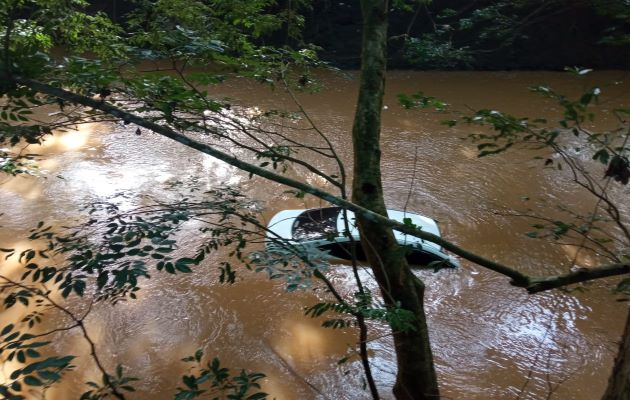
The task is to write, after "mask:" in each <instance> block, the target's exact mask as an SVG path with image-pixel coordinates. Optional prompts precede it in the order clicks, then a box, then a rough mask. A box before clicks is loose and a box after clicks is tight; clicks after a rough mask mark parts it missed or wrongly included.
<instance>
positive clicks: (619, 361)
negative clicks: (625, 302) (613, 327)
mask: <svg viewBox="0 0 630 400" xmlns="http://www.w3.org/2000/svg"><path fill="white" fill-rule="evenodd" d="M602 400H630V313H628V317H627V319H626V329H625V330H624V332H623V337H622V339H621V344H620V345H619V353H618V354H617V358H616V359H615V367H614V369H613V373H612V375H611V376H610V379H609V380H608V388H607V389H606V393H605V394H604V397H603V398H602Z"/></svg>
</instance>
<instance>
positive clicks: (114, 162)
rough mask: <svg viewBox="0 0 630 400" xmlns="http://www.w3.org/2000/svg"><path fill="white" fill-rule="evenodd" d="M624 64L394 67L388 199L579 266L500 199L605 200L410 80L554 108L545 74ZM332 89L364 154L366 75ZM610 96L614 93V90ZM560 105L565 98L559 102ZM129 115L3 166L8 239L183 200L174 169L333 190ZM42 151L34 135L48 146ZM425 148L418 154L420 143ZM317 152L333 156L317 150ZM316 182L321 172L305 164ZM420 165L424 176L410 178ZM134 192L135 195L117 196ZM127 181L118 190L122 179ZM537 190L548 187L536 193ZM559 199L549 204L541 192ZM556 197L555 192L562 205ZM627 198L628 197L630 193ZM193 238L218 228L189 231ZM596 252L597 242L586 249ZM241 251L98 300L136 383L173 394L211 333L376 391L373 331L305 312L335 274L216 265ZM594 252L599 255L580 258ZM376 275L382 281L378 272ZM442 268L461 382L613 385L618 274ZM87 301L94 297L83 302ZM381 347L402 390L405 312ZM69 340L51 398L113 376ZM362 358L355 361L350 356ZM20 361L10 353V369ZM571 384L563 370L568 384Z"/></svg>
mask: <svg viewBox="0 0 630 400" xmlns="http://www.w3.org/2000/svg"><path fill="white" fill-rule="evenodd" d="M620 75H621V73H616V72H611V73H600V74H595V75H593V76H592V77H588V78H587V79H589V80H590V81H585V82H584V83H579V84H576V83H575V81H573V80H572V79H571V78H570V77H568V76H566V75H565V74H557V73H472V72H471V73H468V72H466V73H439V72H438V73H410V72H394V73H392V74H391V77H390V79H389V81H388V94H387V96H386V100H385V104H387V105H388V107H387V109H386V110H385V111H384V116H383V120H384V129H383V166H384V174H383V176H384V188H385V193H386V197H387V202H388V206H389V207H391V208H403V207H405V206H406V207H407V209H409V210H411V211H414V212H418V213H421V214H425V215H429V216H432V217H434V218H436V219H438V220H439V221H440V223H441V229H442V232H443V234H444V235H445V236H446V237H448V238H449V239H451V240H454V241H455V242H456V243H458V244H460V245H462V246H463V247H465V248H468V249H471V250H474V251H476V252H479V253H481V254H483V255H485V256H488V257H492V258H495V259H497V260H498V261H502V262H506V263H509V264H512V265H518V266H520V267H521V268H522V269H523V270H526V271H527V272H531V273H538V274H546V273H552V272H555V271H557V270H558V268H557V267H558V266H561V267H568V266H569V265H570V264H571V262H572V260H573V259H574V258H575V251H574V249H573V248H572V247H570V246H562V247H561V246H556V245H551V244H548V243H544V242H540V241H534V240H531V239H529V238H527V237H526V236H525V235H524V233H525V232H528V231H529V230H530V229H531V226H530V225H531V222H530V221H526V220H523V219H519V218H514V217H510V216H508V215H505V214H504V213H497V211H504V210H511V209H523V208H526V207H530V203H534V202H535V204H536V205H538V204H540V203H539V202H538V199H541V198H542V199H546V201H547V202H549V204H553V202H554V201H558V200H562V201H565V202H567V204H568V205H570V206H575V207H578V208H584V209H589V208H590V207H592V202H591V201H590V200H588V199H585V198H583V197H580V196H578V195H576V193H575V192H574V189H573V188H572V187H571V185H570V184H568V183H567V182H565V180H563V179H558V175H557V174H555V173H551V172H549V171H546V170H542V169H541V168H540V166H539V164H537V163H535V162H532V161H531V154H518V153H512V154H510V155H509V156H498V157H493V158H487V159H477V157H476V149H475V146H474V145H473V144H471V143H469V142H467V141H464V140H461V138H462V137H465V136H467V134H469V133H470V129H472V128H468V127H463V126H459V127H455V128H452V129H448V128H446V127H445V126H444V125H441V124H440V120H442V119H444V116H443V115H439V114H435V113H431V112H423V113H418V112H413V111H408V110H403V109H401V108H399V107H397V106H396V100H395V94H396V93H400V92H407V93H409V92H414V91H418V90H422V91H423V92H424V93H426V94H428V95H431V96H435V97H438V98H440V99H444V100H445V101H447V102H449V103H451V104H454V105H458V106H461V107H463V106H470V107H485V108H498V109H502V110H505V111H508V112H513V113H516V114H518V115H531V116H541V117H548V118H555V116H554V115H553V112H554V109H553V107H552V106H551V105H550V104H549V103H547V102H546V101H543V100H540V99H538V98H537V97H535V96H534V95H533V94H531V93H528V92H527V91H526V87H527V86H528V85H534V84H538V83H546V84H550V85H551V86H553V87H555V88H557V89H558V90H560V91H564V92H567V93H569V94H577V93H578V92H579V91H580V90H581V86H583V85H585V86H588V85H590V84H592V83H593V82H595V81H600V82H610V81H613V80H619V77H620ZM324 83H325V85H326V86H328V89H327V90H324V91H323V92H322V93H320V94H316V95H302V96H301V101H302V103H303V104H304V106H305V108H306V109H307V110H308V111H309V112H310V113H311V116H312V117H313V118H314V119H315V120H316V121H317V122H318V124H319V126H320V128H321V129H322V130H323V131H324V132H328V133H329V137H330V139H331V140H332V141H333V143H334V144H335V145H336V146H337V149H338V151H339V154H340V157H341V158H342V159H343V160H344V161H345V162H346V163H347V164H348V165H349V163H350V162H351V160H352V155H351V153H350V151H349V148H350V135H349V131H350V127H351V123H352V112H353V110H354V104H353V102H352V99H353V98H354V94H355V93H356V82H354V81H351V80H346V79H345V78H340V77H327V79H326V81H325V82H324ZM212 90H215V91H220V93H219V94H220V95H222V96H223V95H225V96H230V97H233V98H246V99H247V101H248V102H249V103H250V104H249V105H251V106H258V107H260V108H261V109H264V108H265V107H280V106H283V105H286V104H288V103H287V99H286V98H284V97H282V94H281V93H278V92H269V91H268V90H266V89H265V88H262V87H260V86H256V85H255V84H253V83H251V82H243V81H239V82H228V83H227V84H226V85H222V86H220V87H215V88H212ZM603 90H604V97H602V108H603V111H602V115H603V117H602V118H601V120H600V123H601V124H603V125H607V124H610V123H612V122H611V120H612V117H611V116H610V113H609V112H608V111H607V110H609V109H610V108H612V107H614V106H625V107H628V106H629V104H630V96H628V92H629V91H628V84H627V83H622V84H616V85H613V86H609V87H604V89H603ZM605 96H608V97H605ZM556 111H557V110H556ZM134 131H135V128H132V127H125V126H123V125H96V124H92V125H88V126H85V127H80V128H79V129H78V130H76V131H68V132H66V133H63V134H61V135H58V136H55V137H53V138H51V139H49V140H48V141H47V142H46V143H45V145H44V146H42V147H41V148H38V149H37V151H38V152H40V153H42V154H43V155H44V156H45V159H44V161H42V163H41V167H42V177H18V178H14V179H10V180H6V179H5V180H3V181H2V182H0V204H2V206H3V207H2V208H3V210H2V211H3V212H5V215H3V216H1V217H0V218H1V220H0V226H1V228H0V243H1V244H2V246H3V247H7V246H12V247H16V248H26V247H27V246H28V242H26V241H21V239H19V238H21V237H24V236H25V233H26V232H27V230H28V228H29V227H31V226H33V225H34V224H35V223H37V221H40V220H47V221H52V222H54V223H66V222H67V221H68V220H73V219H75V218H78V219H81V218H84V217H85V216H84V215H81V213H80V212H77V210H80V208H81V206H83V205H84V204H86V203H88V202H90V201H92V200H98V199H104V198H114V199H115V201H117V202H118V204H119V205H121V206H122V207H123V208H131V207H133V206H135V205H138V204H142V203H143V201H145V200H143V199H144V197H143V196H148V195H150V196H155V197H158V198H160V199H162V200H167V199H168V198H169V196H170V194H169V192H168V191H165V190H164V187H165V185H166V184H170V183H172V182H175V181H182V182H186V181H187V180H189V179H192V178H194V179H195V180H196V182H197V184H198V185H199V186H200V187H201V188H204V189H210V188H213V187H217V186H219V185H221V184H230V185H238V186H239V188H241V190H242V191H243V192H244V193H246V194H247V195H249V196H251V197H252V198H254V199H257V200H260V201H262V202H264V204H265V205H266V207H267V209H266V211H265V215H267V216H271V215H273V214H274V213H275V212H277V211H279V210H281V209H285V208H301V207H316V206H319V205H320V204H321V202H320V201H319V200H316V199H308V198H307V199H295V198H293V197H292V196H291V195H289V194H287V193H285V192H284V190H285V189H284V188H282V187H280V186H278V185H275V184H271V183H269V182H265V181H263V180H261V179H257V178H254V179H249V178H248V176H247V175H246V174H242V173H239V172H238V171H236V170H235V169H234V168H232V167H229V166H227V165H225V164H224V163H222V162H219V161H216V160H214V159H212V158H210V157H207V156H205V155H202V154H198V153H195V152H193V151H189V150H188V149H186V148H184V147H182V146H179V145H177V144H173V143H171V142H169V141H168V140H166V139H164V138H161V137H159V136H157V135H152V134H149V133H144V134H142V135H140V136H138V135H135V134H134ZM33 151H34V150H33ZM416 152H417V154H418V157H417V159H416V156H415V155H416ZM307 161H308V162H311V163H312V164H313V165H318V166H319V165H321V163H322V160H321V159H318V158H315V157H313V158H312V159H308V158H307ZM291 173H292V174H296V175H299V178H300V179H303V180H306V181H307V182H310V183H312V184H314V185H317V186H324V185H325V182H323V181H321V179H318V178H316V177H315V176H314V175H312V174H310V173H307V172H301V171H300V170H299V169H296V170H291ZM412 182H414V183H413V185H412V184H411V183H412ZM121 192H125V193H126V195H125V196H118V194H120V193H121ZM116 196H117V197H116ZM526 198H529V199H532V200H525V199H526ZM540 207H543V206H540ZM551 209H552V207H548V210H547V211H549V210H551ZM626 212H627V210H626ZM183 236H184V239H183V241H184V242H185V243H187V244H186V247H189V248H195V246H196V245H197V244H198V243H199V241H200V240H203V238H202V237H199V235H198V233H197V232H196V231H194V230H192V231H190V232H184V233H183ZM584 256H586V255H584ZM226 257H227V255H226V253H225V252H224V251H219V252H217V253H216V254H214V255H213V257H212V258H210V259H209V260H207V262H205V263H204V265H202V266H200V267H198V268H197V270H196V272H195V273H194V274H189V275H182V274H180V275H176V276H167V275H166V274H160V273H155V274H152V275H153V277H152V279H151V280H149V281H147V282H145V283H144V284H143V290H141V291H140V292H139V296H138V300H136V301H130V302H127V303H121V304H118V305H117V306H115V307H110V306H108V305H105V304H96V305H95V306H94V308H93V310H92V312H91V314H90V316H89V317H88V319H87V321H86V323H87V326H88V329H89V333H90V335H91V336H92V337H93V338H94V339H95V341H96V342H97V346H98V351H99V354H101V355H102V358H103V359H104V362H105V364H106V368H108V369H109V370H110V371H111V370H113V368H115V365H116V364H118V363H122V364H123V365H125V367H126V368H127V370H128V371H129V372H130V373H131V374H132V375H135V376H138V377H141V378H142V382H141V383H139V384H138V385H137V388H138V392H137V393H136V394H135V395H134V396H131V398H137V399H144V398H155V399H169V398H172V396H173V394H174V392H175V387H176V386H177V385H178V384H179V382H180V376H181V375H182V374H185V373H187V371H188V369H187V368H188V367H187V366H186V365H185V364H184V363H182V362H179V361H178V360H179V359H181V358H183V357H185V356H188V355H190V354H192V353H194V351H195V350H196V349H198V348H202V349H204V351H205V354H206V355H207V356H208V357H214V356H217V357H219V358H220V359H221V361H222V363H224V364H225V365H226V366H231V367H236V368H247V369H250V370H258V371H262V372H264V373H265V374H267V376H268V378H267V380H266V381H265V385H264V390H266V391H267V392H269V393H270V394H272V395H273V396H275V397H277V398H279V399H292V398H304V399H308V398H321V399H326V398H332V399H340V398H347V399H359V398H366V397H367V392H365V391H363V390H362V389H361V387H362V380H361V379H362V378H361V369H360V367H359V365H358V363H357V362H356V357H353V354H354V353H353V352H354V351H355V346H356V336H355V334H354V332H352V331H351V330H348V331H332V330H325V329H323V328H319V324H320V323H321V321H318V320H311V319H307V318H305V317H303V315H302V314H303V308H304V307H306V306H309V305H312V304H314V303H316V302H318V301H322V300H323V299H327V297H326V294H325V293H323V292H298V293H291V294H286V293H284V288H283V285H282V284H281V283H279V282H269V281H268V280H267V279H266V277H265V276H263V275H255V274H251V273H242V274H241V275H240V279H239V281H238V282H237V283H236V284H234V285H232V286H227V285H221V284H219V283H218V271H217V268H216V267H217V266H218V264H219V262H220V261H221V260H223V259H225V258H226ZM578 261H579V262H580V263H583V265H590V264H589V263H590V262H591V261H589V260H588V259H584V260H582V259H579V260H578ZM0 262H1V264H0V265H1V268H2V273H3V274H5V275H12V274H18V273H19V271H17V270H16V268H15V264H14V263H13V261H11V260H9V261H5V260H2V261H0ZM363 274H364V276H365V278H366V280H367V281H368V284H367V285H368V287H370V288H371V289H372V290H374V291H375V292H376V287H374V285H373V282H371V283H370V278H369V273H368V272H367V271H364V272H363ZM418 274H419V275H421V276H422V278H423V279H424V280H425V281H426V282H427V287H428V290H427V301H426V304H427V312H428V316H429V326H430V329H431V338H432V340H433V348H434V351H435V357H436V362H437V368H438V373H439V379H440V384H441V387H442V391H443V394H444V395H445V397H446V398H453V399H471V400H472V399H503V398H516V397H517V396H520V397H519V398H520V399H532V400H533V399H539V398H541V397H543V398H544V397H545V396H546V395H547V393H548V392H549V391H550V390H553V391H554V393H555V394H554V396H555V398H558V399H568V400H570V399H575V400H590V399H593V398H598V397H599V396H600V395H601V393H602V392H603V389H604V387H605V384H606V380H607V377H608V374H609V371H610V368H611V365H612V364H611V363H612V358H613V355H614V350H615V348H616V346H615V345H614V341H615V340H617V339H618V335H619V333H620V331H621V328H622V324H623V321H624V318H625V313H626V306H625V305H623V304H619V303H615V302H614V297H613V296H611V295H610V293H609V291H608V286H607V284H606V283H602V282H597V283H594V284H592V285H590V286H589V289H588V290H587V291H586V292H575V293H563V292H560V291H555V292H550V293H543V294H539V295H535V296H529V295H527V294H526V293H524V292H523V291H522V290H521V289H515V288H513V287H511V286H510V285H509V282H508V280H507V279H506V278H504V277H502V276H498V275H496V274H494V273H491V272H488V271H486V270H484V269H481V268H479V267H475V266H473V265H470V264H468V263H463V267H462V268H461V270H459V271H443V272H440V273H438V274H434V273H432V272H429V271H420V272H418ZM329 275H330V279H331V280H332V281H333V282H334V283H335V284H336V285H337V286H339V288H340V291H341V292H343V293H345V294H350V293H352V291H353V290H354V289H353V287H352V286H351V284H349V283H348V282H351V281H352V279H351V272H350V270H349V268H348V267H346V266H343V265H335V266H333V268H331V272H330V273H329ZM70 306H71V308H72V309H73V310H76V311H77V312H79V311H82V310H83V311H84V310H85V309H86V307H87V305H86V304H83V303H81V302H76V303H72V304H70ZM26 312H27V311H26V310H24V309H19V308H16V309H13V310H12V311H11V312H8V313H3V314H2V316H0V326H3V325H4V324H6V321H10V320H13V319H15V318H18V319H19V318H20V317H21V315H23V314H24V313H26ZM371 328H372V329H371V341H370V344H369V346H370V353H371V355H372V360H373V365H374V373H375V376H376V379H377V382H378V385H379V386H380V387H381V389H382V392H383V395H384V397H385V398H389V396H390V395H389V389H390V387H391V385H392V383H393V380H394V373H395V360H394V354H393V349H392V343H391V337H390V335H389V332H388V329H386V327H384V326H382V325H380V324H373V326H372V327H371ZM57 338H58V339H62V340H61V341H60V342H59V343H58V344H56V347H55V351H58V352H59V353H72V354H77V355H80V357H79V358H78V359H77V360H76V363H75V364H76V365H77V366H78V369H77V371H76V372H75V373H73V374H71V376H69V377H68V379H66V380H65V381H64V383H63V384H62V385H58V386H55V387H53V388H51V389H50V390H49V391H48V392H47V396H46V398H47V399H52V400H57V399H68V398H76V397H78V394H79V393H81V392H82V391H84V390H85V389H84V387H82V386H81V385H80V384H81V383H82V382H85V381H86V380H98V379H99V376H98V375H99V373H98V370H97V369H96V368H95V366H94V365H93V363H92V362H91V360H90V359H89V358H88V357H87V356H86V355H87V354H88V348H87V347H86V345H85V342H84V341H83V340H82V339H81V337H80V335H79V334H78V332H73V331H72V332H69V333H68V332H66V333H63V334H59V335H58V336H57ZM346 356H350V361H349V362H348V363H345V364H341V365H338V364H337V362H338V361H339V360H340V359H342V358H343V357H346ZM15 367H17V365H16V364H15V363H8V362H7V363H5V364H4V366H3V369H2V370H3V373H4V374H5V375H6V374H7V371H9V373H10V371H11V370H12V369H13V368H15ZM558 384H559V385H558Z"/></svg>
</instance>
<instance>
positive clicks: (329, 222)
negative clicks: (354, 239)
mask: <svg viewBox="0 0 630 400" xmlns="http://www.w3.org/2000/svg"><path fill="white" fill-rule="evenodd" d="M340 211H341V208H339V207H327V208H316V209H313V210H306V211H304V212H303V213H302V214H300V215H299V216H298V217H297V218H296V219H295V222H293V228H292V233H293V239H295V240H305V239H321V238H325V237H331V236H332V237H335V236H337V235H338V231H337V217H338V216H339V212H340Z"/></svg>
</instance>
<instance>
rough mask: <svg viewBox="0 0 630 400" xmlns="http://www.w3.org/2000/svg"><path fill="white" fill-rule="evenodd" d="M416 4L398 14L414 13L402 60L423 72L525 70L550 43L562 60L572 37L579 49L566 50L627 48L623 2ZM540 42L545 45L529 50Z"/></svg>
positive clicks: (558, 0)
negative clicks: (427, 70) (569, 23)
mask: <svg viewBox="0 0 630 400" xmlns="http://www.w3.org/2000/svg"><path fill="white" fill-rule="evenodd" d="M405 3H412V2H405ZM415 3H418V5H417V6H415V7H412V6H411V4H405V7H402V8H401V9H403V10H405V11H407V12H408V13H411V11H412V10H413V9H414V8H415V9H416V11H415V13H414V14H413V17H412V19H411V22H410V25H409V27H408V28H407V32H406V33H405V34H404V35H403V37H404V44H403V51H402V54H403V59H404V60H405V61H406V62H407V63H408V64H409V65H411V66H414V67H418V68H423V69H469V68H474V67H477V68H479V67H481V68H488V67H492V68H497V67H499V68H503V69H505V68H515V67H516V68H518V67H520V68H523V67H524V66H525V67H528V66H530V63H532V61H531V60H530V61H528V60H527V59H528V58H529V59H535V58H536V57H537V54H535V52H536V51H540V50H546V48H545V46H548V45H549V43H553V44H552V45H551V46H554V47H553V48H554V49H555V50H556V51H555V53H556V54H558V53H560V54H559V57H560V59H563V58H564V59H566V58H567V55H568V54H569V53H570V51H571V50H570V48H569V46H567V45H566V40H563V38H568V37H574V36H576V33H575V31H578V32H579V33H578V34H577V35H578V37H579V38H578V40H579V43H577V44H572V45H571V46H584V48H588V49H593V48H594V47H595V46H600V47H601V46H611V45H614V46H627V45H628V43H629V42H628V35H627V25H628V21H629V20H628V4H627V2H625V1H624V0H614V1H568V0H553V1H544V0H533V1H532V0H517V1H504V0H485V1H481V2H475V3H470V2H467V1H450V2H435V1H434V2H415ZM423 3H424V4H423ZM567 19H571V21H572V26H571V28H569V27H568V26H567V27H566V29H565V27H564V26H560V27H559V26H558V25H562V22H563V21H566V20H567ZM551 27H554V28H553V29H552V28H551ZM545 37H546V38H547V39H548V42H547V43H545V44H541V43H536V44H534V42H536V41H538V40H540V39H543V38H545ZM589 61H590V60H589ZM544 62H548V63H551V64H552V65H554V61H553V60H535V61H533V64H534V65H536V66H538V68H540V66H541V63H544ZM564 62H565V63H566V61H564ZM513 64H514V65H513ZM554 67H555V68H559V67H561V65H559V66H558V65H554Z"/></svg>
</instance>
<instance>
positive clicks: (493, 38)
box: [91, 0, 630, 70]
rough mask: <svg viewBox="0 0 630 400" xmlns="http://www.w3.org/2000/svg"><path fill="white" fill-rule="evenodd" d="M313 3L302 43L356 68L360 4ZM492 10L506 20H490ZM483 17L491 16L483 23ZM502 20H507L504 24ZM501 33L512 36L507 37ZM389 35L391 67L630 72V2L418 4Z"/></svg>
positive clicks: (394, 18) (123, 7)
mask: <svg viewBox="0 0 630 400" xmlns="http://www.w3.org/2000/svg"><path fill="white" fill-rule="evenodd" d="M91 3H92V6H91V9H92V10H93V11H97V10H98V11H103V12H106V13H107V14H109V15H110V16H111V17H112V18H113V19H114V20H117V21H119V22H120V21H122V20H124V15H125V14H126V13H127V12H129V11H130V10H132V9H133V7H134V2H129V1H121V0H109V1H106V0H93V1H92V2H91ZM512 3H513V4H512ZM312 5H313V6H312V8H311V9H310V10H306V11H305V17H306V23H305V29H304V41H305V42H307V43H314V44H316V45H318V46H320V47H322V49H323V50H322V51H321V53H320V55H321V58H322V59H324V60H326V61H329V62H331V63H332V64H333V65H335V66H338V67H341V68H358V67H359V65H360V57H359V52H360V43H361V10H360V7H359V2H358V1H332V0H313V1H312ZM279 7H281V5H280V6H279ZM497 10H499V11H497ZM493 12H498V13H499V14H500V15H501V16H502V17H492V13H493ZM484 13H486V14H487V15H490V17H488V18H486V19H485V20H484V18H483V16H484ZM503 16H504V17H505V19H507V21H505V20H502V18H503ZM510 18H511V19H512V20H510ZM462 21H463V22H462ZM466 21H472V22H474V24H473V26H472V27H468V28H464V22H466ZM501 23H503V26H501ZM506 27H507V28H506ZM501 29H504V30H505V29H511V31H512V32H511V33H509V34H506V32H505V31H502V30H501ZM389 33H390V37H391V38H390V41H389V46H390V48H389V68H399V69H476V70H510V69H545V70H560V69H563V68H564V67H566V66H581V67H589V68H596V69H630V43H628V42H630V39H628V38H630V5H627V4H626V3H625V2H624V1H623V0H606V1H604V0H599V2H598V1H597V0H594V1H584V0H582V1H580V0H575V1H568V0H567V1H562V0H557V1H555V2H554V1H552V2H549V1H547V2H544V1H542V0H529V1H523V0H521V1H514V2H507V1H497V0H494V1H488V0H486V1H476V2H470V1H468V0H442V1H433V2H430V3H429V4H427V5H420V6H416V5H413V7H411V8H410V9H409V10H404V11H403V10H394V11H392V12H391V13H390V29H389ZM624 35H627V38H626V39H625V43H624V42H623V41H621V42H620V41H619V40H615V37H624ZM411 37H413V38H422V40H425V39H426V38H432V39H435V40H436V42H435V43H446V44H448V46H445V47H444V53H445V54H446V57H449V55H448V54H449V53H450V54H454V53H456V52H457V51H460V49H463V50H461V51H462V52H463V53H465V56H463V58H465V59H463V60H459V59H458V60H455V61H452V62H444V60H438V61H435V60H432V57H434V56H435V55H426V54H420V55H419V56H417V57H415V58H413V57H411V58H410V57H409V56H408V53H409V51H410V46H409V42H408V41H407V40H406V39H408V38H411ZM611 37H612V39H611ZM284 38H285V36H284V35H280V34H279V35H277V37H272V38H267V39H266V40H267V41H271V42H273V43H270V44H275V45H282V44H284V43H283V40H284ZM425 43H429V44H427V45H425V46H427V47H428V48H432V47H435V46H433V42H426V41H425ZM451 49H452V50H451ZM438 50H441V49H438Z"/></svg>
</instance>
